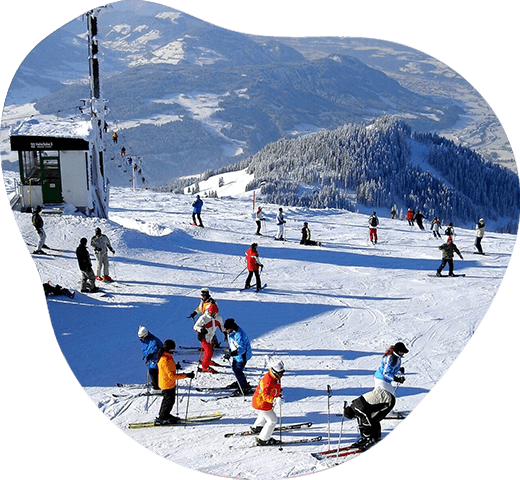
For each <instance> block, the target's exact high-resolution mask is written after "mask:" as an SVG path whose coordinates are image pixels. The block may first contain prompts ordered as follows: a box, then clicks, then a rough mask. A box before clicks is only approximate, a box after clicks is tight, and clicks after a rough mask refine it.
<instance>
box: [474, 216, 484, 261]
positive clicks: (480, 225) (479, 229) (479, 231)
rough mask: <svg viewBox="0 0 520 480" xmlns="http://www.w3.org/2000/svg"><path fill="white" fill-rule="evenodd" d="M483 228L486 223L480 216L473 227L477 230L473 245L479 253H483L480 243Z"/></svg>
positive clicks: (482, 236)
mask: <svg viewBox="0 0 520 480" xmlns="http://www.w3.org/2000/svg"><path fill="white" fill-rule="evenodd" d="M485 228H486V225H485V223H484V219H483V218H481V219H480V220H479V221H478V223H477V225H476V227H475V230H476V231H477V236H476V238H475V247H476V249H477V250H478V253H480V254H482V255H483V254H484V251H483V250H482V245H481V243H482V239H483V238H484V230H485Z"/></svg>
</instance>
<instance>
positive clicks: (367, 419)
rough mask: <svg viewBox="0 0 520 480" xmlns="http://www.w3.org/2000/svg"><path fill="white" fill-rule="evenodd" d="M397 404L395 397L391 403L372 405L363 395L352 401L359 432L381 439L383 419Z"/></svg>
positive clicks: (368, 436) (365, 435)
mask: <svg viewBox="0 0 520 480" xmlns="http://www.w3.org/2000/svg"><path fill="white" fill-rule="evenodd" d="M394 406H395V397H394V396H393V395H392V401H390V402H389V403H377V404H375V405H371V404H370V403H368V402H367V401H366V400H365V399H364V398H363V397H362V396H361V397H358V398H356V399H355V400H354V401H353V402H352V405H351V407H352V409H353V410H354V412H355V416H356V420H357V422H358V427H359V433H360V434H361V436H362V437H364V438H371V439H373V440H375V441H376V442H378V441H379V440H381V420H383V418H385V417H386V416H387V415H388V414H389V413H390V412H391V411H392V408H394Z"/></svg>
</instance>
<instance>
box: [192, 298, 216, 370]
mask: <svg viewBox="0 0 520 480" xmlns="http://www.w3.org/2000/svg"><path fill="white" fill-rule="evenodd" d="M217 328H218V329H219V330H220V331H221V332H222V317H221V316H220V315H219V314H218V308H217V305H216V304H215V303H212V304H211V305H210V306H209V308H208V309H207V311H206V312H204V313H203V314H202V315H201V316H200V317H199V319H198V320H197V321H196V322H195V325H193V330H195V331H196V332H197V338H198V339H199V341H200V345H201V346H202V351H203V352H204V355H203V357H202V362H201V371H203V372H208V373H217V371H216V370H215V369H214V368H212V366H216V365H217V364H216V363H215V362H214V361H213V360H212V357H213V353H214V351H215V349H214V348H213V337H214V336H215V332H216V330H217Z"/></svg>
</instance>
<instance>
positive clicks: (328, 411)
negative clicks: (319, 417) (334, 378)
mask: <svg viewBox="0 0 520 480" xmlns="http://www.w3.org/2000/svg"><path fill="white" fill-rule="evenodd" d="M330 397H332V389H331V388H330V385H327V431H328V444H327V445H328V449H327V450H330Z"/></svg>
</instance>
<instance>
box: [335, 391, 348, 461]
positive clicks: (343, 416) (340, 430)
mask: <svg viewBox="0 0 520 480" xmlns="http://www.w3.org/2000/svg"><path fill="white" fill-rule="evenodd" d="M346 406H347V401H346V400H345V403H344V404H343V412H345V407H346ZM344 421H345V413H343V415H342V416H341V427H340V429H339V438H338V449H337V451H336V458H338V457H339V448H340V446H341V436H342V434H343V422H344Z"/></svg>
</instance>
